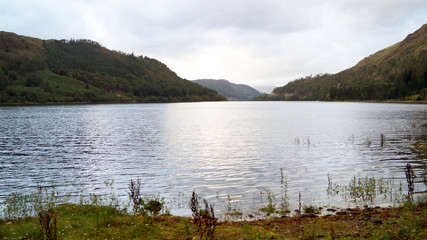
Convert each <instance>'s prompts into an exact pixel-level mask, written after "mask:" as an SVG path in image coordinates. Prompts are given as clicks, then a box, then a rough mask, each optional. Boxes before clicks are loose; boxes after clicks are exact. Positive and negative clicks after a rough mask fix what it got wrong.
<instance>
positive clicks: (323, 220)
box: [0, 202, 427, 239]
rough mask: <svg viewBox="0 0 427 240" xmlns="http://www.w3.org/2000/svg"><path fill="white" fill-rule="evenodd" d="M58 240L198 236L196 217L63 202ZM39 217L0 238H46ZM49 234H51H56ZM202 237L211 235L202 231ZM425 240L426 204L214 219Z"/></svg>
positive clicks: (306, 234) (224, 233) (230, 233)
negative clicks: (119, 210)
mask: <svg viewBox="0 0 427 240" xmlns="http://www.w3.org/2000/svg"><path fill="white" fill-rule="evenodd" d="M54 217H55V219H56V221H55V225H56V232H57V233H56V236H55V238H56V239H200V237H201V235H202V233H203V231H204V226H203V224H202V226H201V227H199V225H198V224H196V223H195V222H194V219H192V218H188V217H176V216H170V215H160V216H154V217H151V216H148V215H139V214H138V215H133V214H125V213H120V212H117V211H116V210H115V209H113V208H110V207H106V206H93V205H71V204H63V205H60V206H58V207H57V208H55V209H54ZM40 221H41V220H40V219H39V218H36V217H26V218H21V219H15V220H8V221H5V220H1V222H0V239H49V237H48V236H47V234H46V231H45V230H44V229H43V227H42V224H41V223H40ZM55 238H54V237H53V235H52V236H51V237H50V239H55ZM202 238H203V239H209V238H210V237H209V236H207V235H206V233H205V234H204V235H203V236H202ZM338 238H340V239H354V238H367V239H427V204H426V203H425V202H424V203H418V204H413V203H410V204H404V205H403V206H401V207H397V208H393V209H382V208H373V209H372V208H369V209H363V210H361V209H351V210H348V211H347V212H345V213H344V212H342V213H339V214H335V215H330V216H315V215H306V216H305V217H286V218H271V219H264V220H256V221H241V222H220V223H217V225H216V226H215V229H214V233H213V239H338Z"/></svg>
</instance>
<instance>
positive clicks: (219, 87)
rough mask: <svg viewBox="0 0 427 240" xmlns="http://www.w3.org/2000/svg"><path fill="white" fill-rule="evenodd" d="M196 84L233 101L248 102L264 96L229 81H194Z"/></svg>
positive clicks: (248, 87)
mask: <svg viewBox="0 0 427 240" xmlns="http://www.w3.org/2000/svg"><path fill="white" fill-rule="evenodd" d="M193 82H194V83H197V84H200V85H202V86H203V87H206V88H210V89H213V90H215V91H217V92H218V93H219V94H221V95H222V96H224V97H226V98H227V99H228V100H232V101H248V100H251V99H252V98H254V97H259V96H262V95H263V94H262V93H260V92H258V90H256V89H254V88H252V87H250V86H248V85H244V84H235V83H230V82H229V81H227V80H223V79H221V80H214V79H199V80H194V81H193Z"/></svg>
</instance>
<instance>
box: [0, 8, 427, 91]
mask: <svg viewBox="0 0 427 240" xmlns="http://www.w3.org/2000/svg"><path fill="white" fill-rule="evenodd" d="M426 22H427V4H425V0H346V1H342V0H326V1H317V0H263V1H261V0H228V1H225V0H217V1H206V0H180V1H176V0H157V1H147V0H140V1H137V0H120V1H119V0H103V1H101V0H74V1H62V0H41V1H25V0H4V1H1V2H0V30H3V31H11V32H16V33H18V34H22V35H29V36H34V37H38V38H44V39H50V38H54V39H63V38H64V39H70V38H87V39H92V40H95V41H98V42H100V43H101V44H103V45H104V46H106V47H108V48H111V49H115V50H120V51H124V52H134V53H135V54H140V55H147V56H150V57H153V58H156V59H158V60H160V61H162V62H164V63H165V64H167V65H168V66H169V67H170V68H171V69H172V70H174V71H175V72H177V73H178V75H180V76H181V77H184V78H187V79H198V78H224V79H228V80H230V81H232V82H235V83H245V84H249V85H252V86H260V85H273V86H280V85H284V84H285V83H286V82H289V81H291V80H294V79H295V78H298V77H303V76H306V75H309V74H316V73H325V72H330V73H334V72H338V71H341V70H344V69H345V68H348V67H351V66H353V65H354V64H356V63H357V62H358V61H360V60H361V59H362V58H363V57H366V56H367V55H369V54H372V53H374V52H376V51H378V50H380V49H382V48H384V47H386V46H389V45H391V44H393V43H395V42H397V41H400V40H402V39H403V38H404V37H405V36H406V35H407V34H409V33H411V32H413V31H415V30H416V29H418V28H419V27H421V25H422V24H424V23H426Z"/></svg>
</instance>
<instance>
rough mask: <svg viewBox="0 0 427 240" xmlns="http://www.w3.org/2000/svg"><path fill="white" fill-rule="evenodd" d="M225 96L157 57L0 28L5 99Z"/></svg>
mask: <svg viewBox="0 0 427 240" xmlns="http://www.w3.org/2000/svg"><path fill="white" fill-rule="evenodd" d="M218 100H225V98H224V97H222V96H220V95H218V94H217V93H216V92H215V91H213V90H211V89H207V88H204V87H201V86H200V85H198V84H195V83H192V82H190V81H188V80H185V79H182V78H180V77H179V76H178V75H177V74H176V73H175V72H173V71H172V70H170V69H169V68H168V67H167V66H166V65H165V64H163V63H161V62H159V61H158V60H156V59H153V58H149V57H146V56H145V57H143V56H135V55H134V54H133V53H132V54H126V53H123V52H118V51H113V50H109V49H107V48H105V47H104V46H102V45H101V44H99V43H97V42H95V41H92V40H87V39H79V40H74V39H71V40H52V39H50V40H42V39H37V38H33V37H27V36H21V35H18V34H15V33H9V32H4V31H2V32H0V104H20V103H22V104H25V103H47V102H49V103H63V102H180V101H218Z"/></svg>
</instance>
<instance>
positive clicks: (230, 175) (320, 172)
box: [0, 102, 427, 206]
mask: <svg viewBox="0 0 427 240" xmlns="http://www.w3.org/2000/svg"><path fill="white" fill-rule="evenodd" d="M426 122H427V106H425V105H413V104H373V103H321V102H220V103H180V104H123V105H73V106H37V107H1V108H0V133H1V135H0V172H1V174H0V200H1V199H4V197H5V196H7V195H8V194H9V193H11V192H14V191H19V192H23V193H25V192H28V191H33V190H34V186H35V185H36V184H37V182H38V181H42V182H52V183H53V184H55V186H56V187H57V188H58V189H59V190H63V191H64V192H67V193H73V194H78V193H79V192H80V191H83V192H84V193H105V192H107V191H109V190H108V187H107V186H106V185H105V184H104V182H105V181H111V180H114V185H113V187H114V191H115V192H116V194H118V195H120V196H122V198H124V199H125V198H126V190H127V184H128V182H129V181H130V179H136V178H140V179H141V180H142V182H143V184H144V185H143V189H142V190H143V192H144V193H146V194H154V193H160V194H162V195H163V196H165V197H166V199H168V200H171V199H172V198H173V197H176V196H177V195H178V193H184V194H189V193H191V191H192V190H193V189H194V188H195V189H196V191H197V192H198V193H199V194H200V195H201V196H205V197H208V198H210V199H211V200H212V201H214V199H215V197H216V196H217V194H219V195H227V194H230V195H231V196H232V197H233V198H238V199H240V200H241V201H242V204H243V206H248V205H250V204H251V203H253V201H254V200H253V199H254V198H257V197H259V193H260V191H267V190H271V191H272V192H280V191H281V184H280V181H281V174H280V169H281V168H282V169H283V174H284V176H285V177H286V179H287V182H288V194H289V196H290V198H291V199H290V200H291V202H292V201H295V200H296V199H297V197H298V192H301V194H302V198H303V199H305V200H306V201H307V202H311V203H314V202H322V203H325V202H328V201H329V199H328V198H327V195H326V189H327V185H328V179H327V174H328V173H329V175H330V176H331V178H332V179H333V180H334V181H335V182H338V183H347V182H348V181H349V180H350V178H352V177H353V176H354V175H357V174H359V173H361V174H369V173H372V174H374V175H375V176H377V177H384V178H395V179H396V181H404V179H402V178H404V172H403V166H404V165H405V163H406V162H412V163H414V164H415V165H420V164H422V163H427V161H426V159H418V160H417V161H415V158H416V156H415V155H414V154H413V152H411V150H410V147H409V146H410V145H412V144H414V142H415V141H416V140H417V137H420V136H423V135H425V134H427V132H426V131H427V129H426V128H425V127H423V126H422V125H423V124H425V123H426ZM381 134H384V135H385V136H386V141H385V144H384V146H381ZM403 183H404V182H403ZM418 187H419V188H421V190H424V189H422V188H423V187H425V186H418Z"/></svg>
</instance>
